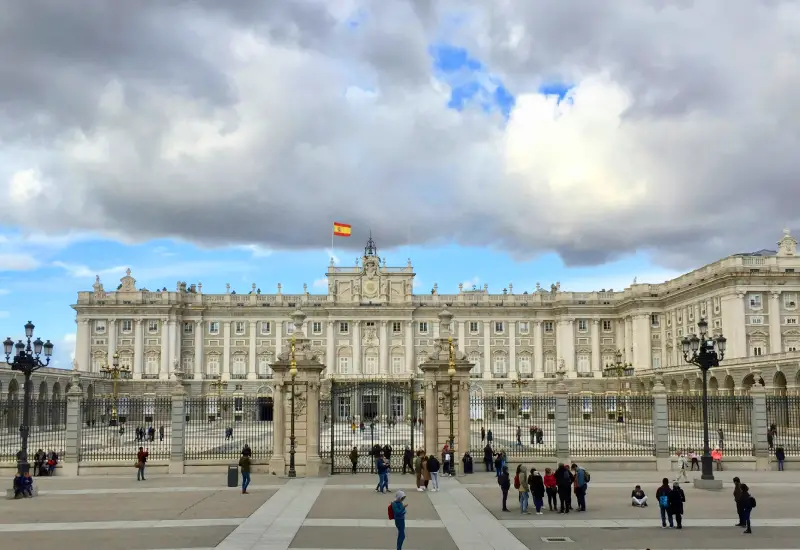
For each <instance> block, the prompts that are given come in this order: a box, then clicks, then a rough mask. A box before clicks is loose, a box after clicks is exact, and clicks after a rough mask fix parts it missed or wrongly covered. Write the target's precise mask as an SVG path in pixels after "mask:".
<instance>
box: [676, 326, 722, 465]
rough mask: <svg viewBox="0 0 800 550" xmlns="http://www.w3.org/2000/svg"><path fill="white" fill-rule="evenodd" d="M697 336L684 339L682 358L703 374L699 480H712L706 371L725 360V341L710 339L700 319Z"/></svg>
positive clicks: (706, 327) (719, 338)
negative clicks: (700, 470) (701, 452)
mask: <svg viewBox="0 0 800 550" xmlns="http://www.w3.org/2000/svg"><path fill="white" fill-rule="evenodd" d="M697 331H698V333H699V336H698V335H697V334H692V335H691V336H687V337H684V339H683V340H682V341H681V345H682V346H683V358H684V360H685V361H686V362H687V363H690V364H692V365H696V366H697V367H699V368H700V371H701V372H702V373H703V456H702V458H701V461H702V464H703V468H702V474H701V476H700V478H701V479H708V480H713V479H714V468H713V462H712V460H711V449H710V447H709V444H708V370H709V369H710V368H711V367H718V366H719V362H720V361H722V360H723V359H724V358H725V345H726V343H727V339H726V338H725V337H724V336H723V335H722V334H720V335H719V336H717V337H716V338H715V337H712V336H709V334H708V321H706V320H705V319H700V322H698V323H697Z"/></svg>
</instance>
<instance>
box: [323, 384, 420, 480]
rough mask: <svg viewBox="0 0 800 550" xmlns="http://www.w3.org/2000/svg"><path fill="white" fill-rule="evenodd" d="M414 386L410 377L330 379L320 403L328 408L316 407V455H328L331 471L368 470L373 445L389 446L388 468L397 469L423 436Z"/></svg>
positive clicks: (372, 461) (373, 468)
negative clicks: (325, 397)
mask: <svg viewBox="0 0 800 550" xmlns="http://www.w3.org/2000/svg"><path fill="white" fill-rule="evenodd" d="M413 386H414V383H413V381H411V380H404V381H392V380H367V381H363V380H361V381H353V382H338V381H333V380H332V381H331V392H330V400H329V401H327V400H326V401H322V402H321V403H320V404H321V405H323V406H327V407H328V409H327V410H324V409H323V410H321V411H320V417H321V419H322V421H323V422H322V423H321V424H320V426H321V430H320V431H321V433H320V454H321V455H322V456H323V457H329V458H330V461H331V474H337V473H351V472H353V471H356V472H373V471H374V470H375V459H374V454H373V449H374V448H375V446H376V445H380V447H381V449H385V448H386V447H387V446H388V447H389V459H390V463H391V467H392V470H394V471H398V470H402V467H403V452H404V451H405V448H406V447H409V448H410V449H412V450H414V448H415V445H416V446H419V444H420V442H421V441H422V440H423V422H422V416H423V414H424V413H423V411H424V407H423V406H422V402H421V400H419V399H418V397H417V396H416V395H415V394H414V387H413ZM326 439H327V441H326ZM354 449H355V451H356V453H357V455H358V457H357V459H356V463H355V467H354V466H353V461H352V458H351V454H352V452H353V450H354Z"/></svg>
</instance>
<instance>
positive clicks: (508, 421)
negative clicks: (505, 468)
mask: <svg viewBox="0 0 800 550" xmlns="http://www.w3.org/2000/svg"><path fill="white" fill-rule="evenodd" d="M555 407H556V402H555V398H554V397H547V396H541V395H526V394H524V393H523V394H510V395H509V394H497V395H492V396H488V397H484V396H480V395H475V394H473V395H472V396H471V397H470V406H469V409H470V428H471V445H470V448H471V449H472V455H473V457H474V459H475V460H476V461H483V458H484V453H483V449H484V448H485V447H486V445H487V444H491V446H492V448H493V449H495V450H500V449H502V450H503V451H505V453H506V455H507V456H508V457H511V458H523V457H528V456H554V455H555V451H556V430H555V410H556V409H555Z"/></svg>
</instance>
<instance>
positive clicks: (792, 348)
mask: <svg viewBox="0 0 800 550" xmlns="http://www.w3.org/2000/svg"><path fill="white" fill-rule="evenodd" d="M786 351H797V344H787V345H786Z"/></svg>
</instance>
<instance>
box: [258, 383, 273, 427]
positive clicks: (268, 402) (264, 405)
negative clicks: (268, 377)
mask: <svg viewBox="0 0 800 550" xmlns="http://www.w3.org/2000/svg"><path fill="white" fill-rule="evenodd" d="M272 395H273V394H272V388H270V387H268V386H262V387H260V388H258V392H257V393H256V418H257V419H258V421H259V422H272V419H273V415H274V414H275V400H274V398H273V396H272Z"/></svg>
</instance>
